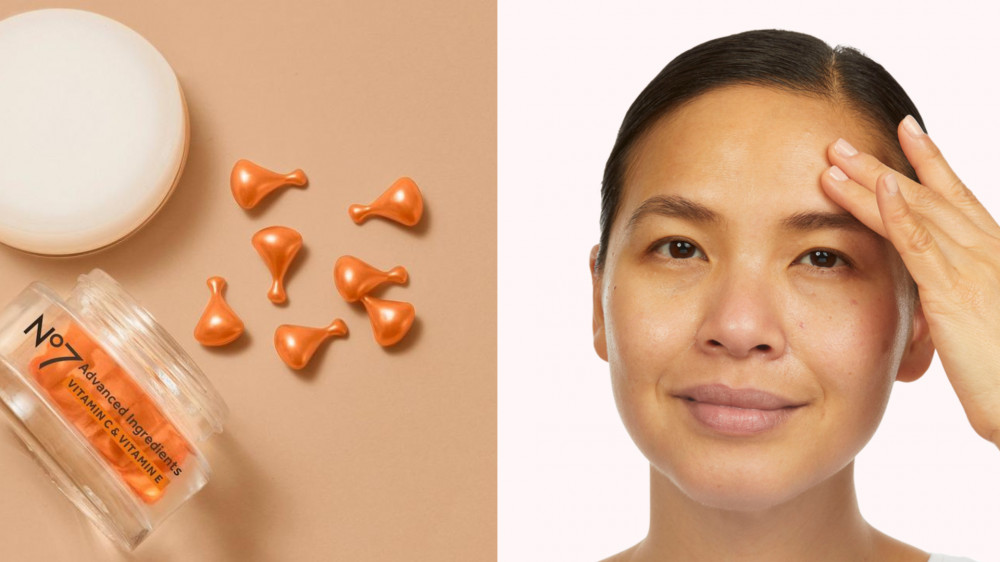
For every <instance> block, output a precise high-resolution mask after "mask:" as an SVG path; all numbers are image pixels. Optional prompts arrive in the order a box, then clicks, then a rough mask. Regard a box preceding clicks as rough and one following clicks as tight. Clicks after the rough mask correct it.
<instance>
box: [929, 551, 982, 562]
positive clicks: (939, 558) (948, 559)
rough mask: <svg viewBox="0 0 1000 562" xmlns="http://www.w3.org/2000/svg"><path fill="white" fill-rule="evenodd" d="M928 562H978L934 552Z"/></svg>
mask: <svg viewBox="0 0 1000 562" xmlns="http://www.w3.org/2000/svg"><path fill="white" fill-rule="evenodd" d="M927 562H976V561H975V560H973V559H971V558H965V557H962V556H948V555H947V554H939V553H937V552H932V553H931V557H930V558H929V559H928V560H927Z"/></svg>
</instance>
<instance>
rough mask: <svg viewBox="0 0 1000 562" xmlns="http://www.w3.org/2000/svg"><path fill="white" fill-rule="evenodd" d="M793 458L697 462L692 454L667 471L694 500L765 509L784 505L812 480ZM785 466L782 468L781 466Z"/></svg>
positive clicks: (734, 507)
mask: <svg viewBox="0 0 1000 562" xmlns="http://www.w3.org/2000/svg"><path fill="white" fill-rule="evenodd" d="M788 461H789V459H778V458H775V459H768V460H764V459H761V460H759V461H748V460H746V459H742V460H739V461H738V462H723V461H720V462H696V461H694V460H693V458H691V457H688V458H687V459H686V461H685V462H684V463H683V466H679V467H677V466H675V467H674V469H673V470H672V471H671V472H669V473H668V472H664V471H662V470H661V471H660V472H663V474H664V475H666V477H667V478H669V479H670V481H671V482H673V483H674V485H675V486H676V487H677V488H678V489H679V490H680V491H681V492H682V493H684V494H685V495H686V496H688V497H689V498H691V499H692V500H694V501H696V502H698V503H700V504H702V505H704V506H706V507H712V508H716V509H725V510H729V511H761V510H764V509H768V508H770V507H774V506H777V505H781V504H783V503H785V502H787V501H789V500H791V499H793V498H794V497H796V496H797V495H799V494H801V493H802V492H803V491H805V490H807V489H809V487H810V485H811V483H810V482H808V481H807V480H806V478H808V477H809V475H808V473H807V472H806V470H805V469H806V467H801V470H796V469H795V468H794V467H793V466H790V465H789V464H788ZM778 467H782V468H783V470H782V469H778ZM657 470H659V468H657Z"/></svg>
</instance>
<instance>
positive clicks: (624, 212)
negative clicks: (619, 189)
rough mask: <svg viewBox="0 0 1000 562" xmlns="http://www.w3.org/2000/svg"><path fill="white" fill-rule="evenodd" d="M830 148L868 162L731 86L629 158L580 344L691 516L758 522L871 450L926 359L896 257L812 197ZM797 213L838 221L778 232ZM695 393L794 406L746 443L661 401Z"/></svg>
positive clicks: (663, 125)
mask: <svg viewBox="0 0 1000 562" xmlns="http://www.w3.org/2000/svg"><path fill="white" fill-rule="evenodd" d="M838 137H844V138H845V139H848V140H849V141H850V142H851V143H852V144H854V146H855V147H856V148H857V149H859V150H862V151H865V152H869V153H873V154H878V152H877V151H876V150H875V148H876V147H875V145H874V143H875V139H874V138H873V137H871V135H869V134H868V133H866V132H865V131H864V130H863V129H861V128H860V127H859V126H858V125H857V123H856V122H855V120H854V118H853V117H852V116H850V114H848V113H847V112H845V111H842V110H839V109H838V108H837V107H836V106H833V105H831V104H830V103H829V102H825V101H821V100H816V99H811V98H806V97H801V96H795V95H792V94H787V93H782V92H778V91H775V90H771V89H764V88H759V87H753V86H733V87H727V88H723V89H719V90H714V91H712V92H709V93H707V94H704V95H701V96H699V97H698V98H696V99H695V100H694V101H693V102H691V103H690V104H689V105H687V106H685V107H683V108H682V109H680V110H678V111H676V112H674V113H672V114H671V115H670V116H669V117H668V118H666V119H663V120H660V121H659V122H658V123H656V124H655V125H653V126H652V128H651V129H650V130H649V131H648V134H647V136H646V137H645V138H644V139H643V140H642V141H641V142H640V143H639V144H638V145H637V146H636V150H635V151H634V152H633V154H632V158H631V161H630V167H629V171H628V173H627V177H626V179H625V184H624V191H623V196H622V199H621V206H620V207H619V210H618V213H617V216H616V218H615V220H614V223H613V224H612V226H611V233H610V240H609V246H608V251H607V259H606V261H605V266H604V269H603V271H602V272H601V273H600V274H595V276H594V279H593V280H594V336H595V342H594V343H595V347H596V349H597V351H598V354H599V355H600V356H601V357H602V358H604V359H605V360H607V361H608V362H609V364H610V369H611V377H612V386H613V390H614V396H615V402H616V404H617V406H618V411H619V413H620V415H621V417H622V420H623V422H624V423H625V427H626V428H627V430H628V432H629V434H630V435H631V437H632V439H633V440H634V441H635V443H636V444H637V445H638V447H639V448H640V449H641V450H642V452H643V454H645V456H646V457H647V458H648V459H649V460H650V462H651V463H652V464H653V465H654V466H655V467H656V468H657V469H658V470H659V471H660V472H662V473H663V474H665V475H666V476H667V477H669V478H670V479H671V480H672V481H673V482H674V483H675V484H676V485H677V486H678V487H679V488H680V489H681V490H683V491H684V492H685V493H686V494H687V495H688V496H690V497H691V498H693V499H695V500H697V501H699V502H700V503H703V504H705V505H709V506H714V507H720V508H726V509H737V510H753V509H762V508H765V507H768V506H771V505H776V504H778V503H782V502H784V501H786V500H788V499H791V498H793V497H795V496H796V495H798V494H799V493H801V492H802V491H804V490H806V489H808V488H810V487H812V486H814V485H816V484H817V483H819V482H821V481H822V480H824V479H826V478H828V477H829V476H831V475H833V474H835V473H836V472H838V471H840V470H841V469H842V468H844V467H845V466H846V465H847V464H848V463H850V461H851V460H852V459H853V458H854V457H855V455H856V454H857V453H858V452H859V451H860V450H861V449H862V447H864V445H865V444H866V443H867V442H868V440H869V439H870V438H871V436H872V435H873V434H874V432H875V428H876V427H877V426H878V424H879V422H880V420H881V419H882V415H883V412H884V411H885V407H886V404H887V402H888V400H889V392H890V390H891V388H892V384H893V381H894V380H896V379H897V377H898V378H899V379H900V380H906V381H910V380H914V379H916V378H918V377H919V376H920V375H921V374H923V372H924V371H925V370H926V369H927V367H928V365H929V363H930V360H931V358H932V357H933V347H932V344H931V342H930V339H929V337H928V336H927V332H926V325H925V323H924V321H923V315H922V313H921V312H920V311H919V308H917V309H916V310H914V307H915V305H916V303H917V300H916V298H915V296H914V294H913V293H912V292H911V290H910V289H909V288H908V283H910V281H909V278H908V276H907V275H906V272H905V266H904V265H903V262H902V260H901V259H900V258H899V254H898V253H896V251H895V249H894V248H893V246H892V244H891V243H889V242H888V241H887V240H885V239H884V238H882V237H881V236H879V235H878V234H876V233H875V232H874V231H872V230H870V229H868V228H867V227H865V226H864V225H863V224H861V223H856V224H855V225H854V226H856V227H858V228H851V224H852V223H853V222H854V221H853V220H852V219H853V217H852V216H851V215H850V214H849V213H848V212H847V211H846V210H844V209H843V208H841V207H840V206H838V205H837V204H835V203H834V202H833V201H832V200H831V199H830V198H828V197H827V196H826V194H825V193H824V191H823V188H822V187H821V185H820V175H821V174H822V173H824V172H825V171H826V169H827V168H828V167H829V166H830V163H829V160H828V159H827V148H828V146H829V145H830V144H831V143H832V142H833V141H835V140H836V139H837V138H838ZM681 197H683V198H684V199H686V200H690V201H691V202H693V204H694V205H699V206H703V207H705V208H707V209H708V210H710V211H712V212H714V214H715V215H716V216H717V217H718V221H717V222H712V221H709V220H696V218H692V217H689V218H683V217H681V216H680V214H683V213H678V212H677V211H683V210H685V209H687V210H688V211H691V212H688V213H687V214H688V215H692V216H693V217H699V216H700V217H702V218H703V219H704V218H705V215H706V213H704V212H700V211H695V210H694V209H693V207H692V206H685V205H684V204H682V203H680V204H679V203H678V202H679V198H681ZM671 202H673V204H672V203H671ZM814 212H815V213H837V214H842V213H843V214H846V215H847V216H846V217H841V219H844V218H846V219H847V220H836V219H834V220H832V221H830V220H827V221H823V220H809V219H808V218H803V217H802V216H800V217H799V218H798V220H795V219H794V215H797V214H805V213H814ZM788 217H793V218H792V219H790V220H789V221H787V222H786V220H785V219H786V218H788ZM831 224H834V225H835V224H841V225H846V226H844V227H843V228H835V227H832V226H831ZM824 225H826V226H824ZM810 226H822V228H815V229H814V228H810ZM668 239H676V240H680V241H682V242H688V243H690V245H681V246H680V247H678V246H677V245H676V244H675V245H674V248H675V249H673V250H671V245H670V244H669V243H668ZM595 250H596V248H595ZM815 250H827V251H832V252H837V253H840V254H841V256H840V257H838V256H836V254H834V253H830V254H827V255H826V257H827V258H828V259H826V260H825V261H824V260H823V257H824V256H823V255H818V256H815V257H814V256H813V253H814V252H813V251H815ZM848 264H850V265H848ZM591 270H593V255H592V257H591ZM701 384H724V385H727V386H729V387H732V388H738V389H742V388H756V389H760V390H765V391H768V392H771V393H774V394H777V395H779V396H782V397H785V398H788V399H789V400H791V401H792V402H793V403H794V404H798V405H800V406H799V407H797V408H794V409H792V410H789V412H788V413H789V415H788V417H787V419H786V420H785V421H784V422H783V423H781V424H779V425H777V426H774V427H771V428H770V429H767V430H765V431H762V432H759V433H755V434H750V435H735V434H732V433H728V432H724V431H723V432H720V431H718V430H715V429H711V428H709V427H708V426H706V425H704V424H702V423H701V422H699V421H698V420H697V419H696V418H695V416H694V415H693V413H692V408H691V406H690V404H691V401H690V400H687V399H685V398H681V397H678V396H676V394H677V393H678V392H680V391H681V390H682V389H684V388H687V387H691V386H694V385H701Z"/></svg>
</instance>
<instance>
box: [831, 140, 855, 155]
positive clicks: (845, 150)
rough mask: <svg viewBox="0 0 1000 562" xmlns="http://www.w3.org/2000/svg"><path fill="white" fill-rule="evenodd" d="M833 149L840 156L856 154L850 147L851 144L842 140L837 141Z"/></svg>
mask: <svg viewBox="0 0 1000 562" xmlns="http://www.w3.org/2000/svg"><path fill="white" fill-rule="evenodd" d="M833 148H835V149H836V150H837V152H839V153H840V155H841V156H854V155H855V154H857V153H858V151H857V150H855V148H854V147H853V146H851V143H849V142H847V141H845V140H844V139H837V144H836V145H834V147H833Z"/></svg>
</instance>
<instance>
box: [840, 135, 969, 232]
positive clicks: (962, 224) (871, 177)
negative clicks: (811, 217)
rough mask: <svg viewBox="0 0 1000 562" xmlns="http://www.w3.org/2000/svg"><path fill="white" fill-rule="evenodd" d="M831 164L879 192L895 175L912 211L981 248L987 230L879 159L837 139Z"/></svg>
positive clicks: (932, 192) (872, 190)
mask: <svg viewBox="0 0 1000 562" xmlns="http://www.w3.org/2000/svg"><path fill="white" fill-rule="evenodd" d="M827 156H828V157H829V159H830V161H831V162H833V163H834V164H835V165H836V166H837V167H839V168H840V169H841V170H843V171H844V173H846V174H847V175H848V176H849V177H850V178H851V179H852V180H854V181H856V182H857V183H859V184H861V185H863V186H864V187H866V188H868V190H869V191H871V193H873V194H874V193H875V185H876V184H877V183H878V179H879V177H881V176H882V175H884V174H886V173H888V172H895V177H896V179H897V182H898V185H899V188H900V190H901V192H902V193H903V196H904V197H905V198H906V201H907V203H908V205H909V206H910V208H912V209H913V210H914V211H916V212H917V213H918V214H919V215H920V216H921V217H924V218H925V219H927V220H929V221H931V222H934V223H935V224H936V225H937V226H938V227H939V228H940V229H941V230H946V231H947V232H948V233H949V235H951V237H952V238H954V239H955V240H956V241H958V242H959V243H961V244H963V245H964V246H966V247H971V246H976V245H979V244H980V243H981V241H982V236H983V229H982V228H980V227H979V226H977V225H976V224H975V223H973V222H972V220H971V219H970V218H969V217H968V216H967V215H966V214H965V213H963V212H962V211H960V210H959V209H958V208H957V207H955V206H954V205H952V204H951V203H950V202H949V201H948V200H947V199H945V198H944V197H943V196H942V195H941V194H940V193H937V192H936V191H933V190H931V189H928V188H926V187H924V186H923V185H921V184H919V183H917V182H915V181H913V180H911V179H910V178H908V177H906V176H905V175H903V174H900V173H898V172H896V171H895V170H893V169H892V168H890V167H888V166H886V165H885V164H883V163H882V162H881V161H880V160H879V159H878V158H876V157H874V156H872V155H871V154H868V153H866V152H859V151H858V150H857V149H855V148H854V147H853V146H851V145H850V143H848V142H847V141H846V140H844V139H837V142H835V143H833V144H832V145H831V146H830V147H829V148H828V149H827Z"/></svg>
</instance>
